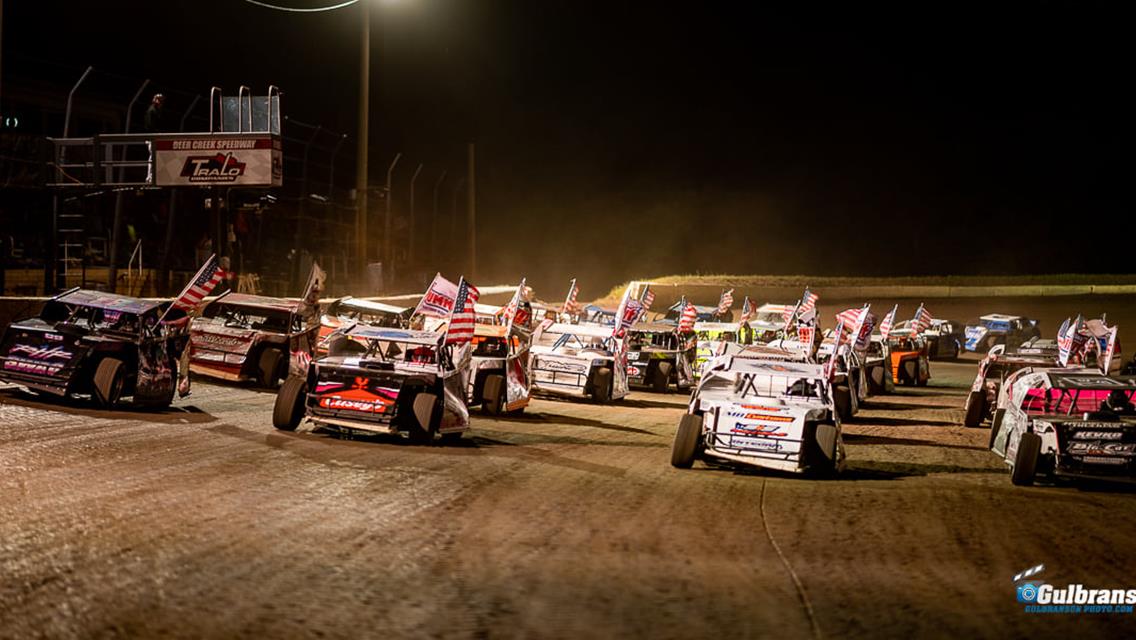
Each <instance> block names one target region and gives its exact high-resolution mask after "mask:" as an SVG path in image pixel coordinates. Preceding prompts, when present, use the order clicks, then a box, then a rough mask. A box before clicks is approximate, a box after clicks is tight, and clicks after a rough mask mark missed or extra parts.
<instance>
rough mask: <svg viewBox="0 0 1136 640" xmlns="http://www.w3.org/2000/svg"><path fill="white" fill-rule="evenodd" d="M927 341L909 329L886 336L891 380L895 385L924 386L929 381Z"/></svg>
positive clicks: (899, 330) (895, 330)
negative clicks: (912, 333)
mask: <svg viewBox="0 0 1136 640" xmlns="http://www.w3.org/2000/svg"><path fill="white" fill-rule="evenodd" d="M927 351H928V349H927V341H926V340H925V339H924V338H923V336H920V335H911V330H910V329H894V330H893V331H892V332H891V335H889V336H888V352H889V356H888V357H889V364H890V365H891V379H892V380H894V381H895V383H896V384H905V385H913V384H914V385H918V386H920V387H922V386H925V385H926V384H927V381H928V380H930V379H931V365H930V360H929V358H928V353H927Z"/></svg>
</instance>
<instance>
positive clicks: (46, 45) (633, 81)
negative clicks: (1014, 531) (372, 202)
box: [4, 0, 1136, 293]
mask: <svg viewBox="0 0 1136 640" xmlns="http://www.w3.org/2000/svg"><path fill="white" fill-rule="evenodd" d="M273 1H275V2H278V3H280V4H289V5H291V6H297V7H299V6H315V5H319V4H332V3H334V0H326V2H320V1H316V0H311V1H305V0H273ZM372 1H374V2H375V3H376V4H375V7H374V9H373V17H374V29H373V31H372V39H373V54H374V55H373V62H372V89H373V95H372V107H373V110H372V121H371V131H372V137H371V141H372V181H375V182H378V181H381V180H382V177H383V176H382V174H383V166H382V165H385V163H386V160H387V159H388V158H389V157H390V156H391V155H392V154H393V152H394V151H402V152H403V153H404V154H405V155H406V162H407V163H412V162H418V161H421V162H425V163H426V164H427V171H428V172H429V171H430V170H431V169H436V168H437V167H440V166H447V167H448V168H449V170H450V171H451V172H455V171H458V172H460V171H463V170H464V167H463V165H462V158H463V153H464V144H465V142H467V141H470V140H473V141H476V143H477V145H478V152H479V166H478V169H479V183H478V194H479V217H480V218H481V220H483V221H484V225H483V226H482V227H481V231H480V242H481V246H482V249H483V253H482V255H481V258H480V261H481V264H482V265H483V272H487V276H489V277H492V278H495V279H509V278H510V277H515V276H513V275H512V274H516V273H518V272H524V273H528V274H529V275H530V277H535V278H538V279H542V278H550V279H554V280H555V281H556V282H559V281H560V280H562V279H564V278H567V277H571V276H573V275H576V276H579V277H581V278H585V279H593V280H595V281H596V282H597V283H600V282H602V284H603V287H606V286H608V285H610V284H611V283H613V282H614V281H616V280H623V279H626V278H630V277H647V276H652V275H660V274H665V273H681V272H694V271H699V272H703V273H713V272H735V273H815V274H840V275H845V274H847V275H858V274H863V275H886V274H896V275H909V274H937V273H1038V272H1070V271H1087V272H1131V271H1132V265H1131V260H1130V257H1129V256H1130V252H1129V251H1128V250H1127V246H1128V244H1129V243H1130V242H1131V240H1130V238H1132V232H1133V230H1134V227H1136V224H1134V223H1133V222H1132V215H1131V214H1132V209H1133V207H1132V197H1131V195H1130V191H1129V189H1128V185H1129V180H1128V178H1129V175H1130V172H1131V168H1132V162H1131V160H1130V159H1129V156H1130V151H1129V150H1130V148H1131V144H1132V142H1133V135H1132V133H1133V126H1132V123H1131V121H1132V114H1133V106H1134V105H1133V101H1132V99H1131V98H1130V93H1131V91H1130V89H1129V86H1128V85H1130V84H1131V78H1132V73H1131V59H1132V55H1131V47H1130V46H1129V45H1128V44H1126V43H1130V38H1129V36H1128V34H1127V33H1125V31H1126V27H1125V25H1126V24H1127V23H1126V21H1125V20H1122V19H1121V16H1120V15H1119V14H1113V13H1111V11H1112V10H1109V9H1106V8H1104V7H1106V5H1102V6H1101V7H1090V6H1089V5H1085V4H1083V3H1068V4H1060V3H1045V2H1038V3H1023V4H1021V5H1018V6H1012V7H1011V6H1002V7H1000V8H994V9H992V8H990V7H988V6H985V5H972V6H967V5H953V4H952V5H941V6H938V7H937V8H935V9H931V8H928V7H923V6H921V7H919V8H911V7H910V6H906V5H897V6H896V7H889V8H883V7H880V8H875V9H864V8H862V7H855V8H847V7H846V8H843V9H840V10H839V11H834V10H831V9H823V8H820V7H816V8H813V9H812V10H811V11H808V12H807V13H795V14H787V13H783V12H781V11H778V10H774V9H767V8H760V7H758V6H756V5H755V4H753V3H734V2H723V3H714V2H701V3H699V2H687V3H644V2H583V1H570V2H559V1H558V2H553V1H533V0H517V1H515V2H490V1H485V0H476V1H473V0H470V1H459V0H398V1H397V2H385V3H383V2H379V1H378V0H372ZM5 10H6V14H5V19H4V28H5V34H4V52H5V55H4V73H5V81H7V80H8V79H9V78H10V77H11V76H12V75H14V74H16V75H18V74H19V73H20V65H21V60H20V56H27V57H31V58H35V59H38V60H50V61H56V62H61V63H65V64H70V65H73V66H74V67H81V66H82V65H84V64H93V65H95V66H96V67H97V68H100V69H107V70H113V71H115V72H117V73H120V74H123V75H128V76H134V77H152V78H154V79H155V80H156V81H158V82H161V83H164V84H166V85H169V86H179V87H184V88H187V89H191V90H195V91H205V90H207V88H208V86H210V85H213V84H219V85H222V86H225V87H228V88H235V87H236V86H237V85H239V84H248V85H251V86H253V87H264V86H266V85H268V84H270V83H272V84H277V85H280V86H281V87H283V88H284V90H285V113H286V114H288V115H290V116H292V117H294V118H296V119H299V120H303V121H305V122H312V123H321V124H323V125H324V126H326V127H330V128H332V129H336V130H340V131H343V132H345V133H348V134H349V135H351V136H352V137H353V136H354V132H355V122H356V117H357V116H356V100H357V93H356V92H357V74H358V66H357V65H358V55H359V49H358V47H359V45H358V38H359V36H358V34H359V27H358V24H357V21H358V9H357V8H355V7H351V8H346V9H342V10H339V11H335V12H330V13H324V14H282V13H277V12H273V11H270V10H267V9H261V8H258V7H255V6H252V5H249V4H246V3H245V2H242V1H240V0H196V1H193V2H189V1H184V2H177V1H170V2H115V1H113V0H105V1H101V2H61V1H56V0H37V1H36V2H30V1H23V2H19V1H15V2H13V1H9V2H7V3H6V7H5ZM352 146H353V145H352ZM410 166H411V167H412V166H413V165H412V164H411V165H410ZM405 169H407V167H405V166H404V170H405ZM408 176H409V172H407V175H406V176H403V179H404V180H405V179H408ZM427 176H429V173H427ZM427 179H429V178H427ZM596 288H600V287H598V286H597V287H596ZM594 293H599V292H598V291H596V292H594Z"/></svg>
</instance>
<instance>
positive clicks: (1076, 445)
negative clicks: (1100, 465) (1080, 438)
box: [1069, 442, 1136, 456]
mask: <svg viewBox="0 0 1136 640" xmlns="http://www.w3.org/2000/svg"><path fill="white" fill-rule="evenodd" d="M1069 453H1071V454H1072V455H1075V456H1076V455H1100V456H1133V455H1136V443H1129V444H1124V443H1121V442H1071V443H1069Z"/></svg>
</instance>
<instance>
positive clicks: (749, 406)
mask: <svg viewBox="0 0 1136 640" xmlns="http://www.w3.org/2000/svg"><path fill="white" fill-rule="evenodd" d="M738 406H739V407H741V408H742V409H749V410H750V411H785V410H786V409H788V407H767V406H765V405H760V404H741V405H738Z"/></svg>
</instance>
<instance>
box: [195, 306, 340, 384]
mask: <svg viewBox="0 0 1136 640" xmlns="http://www.w3.org/2000/svg"><path fill="white" fill-rule="evenodd" d="M301 309H302V303H301V302H300V301H299V300H294V299H288V298H269V297H266V296H255V295H250V294H247V293H231V292H230V293H225V294H222V295H220V296H218V297H217V298H216V299H215V300H213V301H212V302H210V303H209V304H208V305H206V306H205V309H204V310H202V312H201V316H200V317H198V318H194V319H193V321H192V322H191V324H190V328H189V335H190V343H189V344H190V352H189V368H190V371H192V372H193V373H196V374H199V375H204V376H209V377H213V378H219V379H221V380H229V381H231V382H244V381H254V382H256V383H258V384H259V385H260V386H262V387H266V388H273V387H275V386H276V385H277V384H278V383H279V381H280V380H282V379H284V378H287V377H288V376H289V375H290V374H299V373H300V372H302V371H304V370H306V369H307V365H308V363H309V362H310V361H311V359H312V356H313V355H314V354H315V348H316V342H317V340H318V336H319V330H320V324H319V321H318V320H317V319H316V318H315V317H314V316H311V317H307V318H305V317H303V316H302V314H301Z"/></svg>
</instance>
